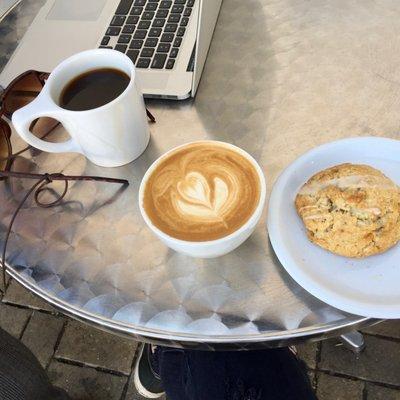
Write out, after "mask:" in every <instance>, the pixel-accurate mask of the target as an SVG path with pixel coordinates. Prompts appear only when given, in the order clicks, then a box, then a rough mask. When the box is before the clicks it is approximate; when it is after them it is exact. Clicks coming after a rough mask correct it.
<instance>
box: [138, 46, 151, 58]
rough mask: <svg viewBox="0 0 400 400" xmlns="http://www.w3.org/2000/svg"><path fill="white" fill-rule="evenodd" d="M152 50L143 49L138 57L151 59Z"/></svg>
mask: <svg viewBox="0 0 400 400" xmlns="http://www.w3.org/2000/svg"><path fill="white" fill-rule="evenodd" d="M153 54H154V49H153V48H152V47H145V48H144V49H143V50H142V52H141V53H140V57H153Z"/></svg>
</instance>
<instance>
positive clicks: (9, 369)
mask: <svg viewBox="0 0 400 400" xmlns="http://www.w3.org/2000/svg"><path fill="white" fill-rule="evenodd" d="M0 399H1V400H68V399H69V397H68V396H67V394H66V393H65V392H64V391H62V390H60V389H56V388H54V387H53V386H52V385H51V383H50V382H49V379H48V377H47V375H46V373H45V371H44V370H43V368H42V367H41V365H40V364H39V362H38V360H37V359H36V358H35V356H34V355H33V354H32V352H31V351H30V350H29V349H28V348H27V347H26V346H24V345H23V344H22V343H21V342H20V341H18V340H17V339H15V338H13V337H12V336H11V335H9V334H8V333H7V332H5V331H3V330H2V329H0Z"/></svg>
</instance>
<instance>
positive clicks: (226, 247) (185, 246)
mask: <svg viewBox="0 0 400 400" xmlns="http://www.w3.org/2000/svg"><path fill="white" fill-rule="evenodd" d="M200 142H210V143H223V144H224V146H227V147H230V148H231V149H232V150H233V151H236V152H237V153H239V154H240V155H242V156H243V157H245V158H247V159H248V160H249V161H250V162H251V164H252V165H253V166H254V168H255V170H256V171H257V175H258V178H259V181H260V189H261V190H260V199H259V201H258V204H257V207H256V209H255V210H254V212H253V214H252V215H251V216H250V218H249V219H248V220H247V221H246V222H245V223H244V224H243V225H242V226H241V227H240V228H238V229H237V230H236V231H235V232H233V233H231V234H230V235H228V236H225V237H222V238H220V239H216V240H209V241H205V242H191V241H187V240H181V239H176V238H174V237H171V236H169V235H167V234H166V233H165V232H163V231H161V230H160V229H158V228H157V227H156V226H155V225H154V224H153V223H152V222H151V220H150V218H149V216H148V215H147V213H146V211H145V209H144V207H143V197H144V190H145V187H146V183H147V180H148V179H149V177H150V176H151V174H152V173H153V171H154V170H155V169H156V168H157V166H158V165H159V164H160V162H161V161H163V160H164V159H165V158H167V157H168V156H169V155H170V154H171V153H172V152H174V151H176V150H177V149H179V148H181V147H186V146H188V145H190V144H192V143H196V142H191V143H185V144H183V145H181V146H178V147H175V148H173V149H171V150H170V151H168V152H167V153H165V154H163V155H162V156H161V157H159V158H158V159H157V160H156V161H154V163H153V164H152V165H151V166H150V168H149V169H148V170H147V171H146V173H145V175H144V177H143V179H142V182H141V184H140V188H139V207H140V212H141V214H142V216H143V219H144V220H145V222H146V224H147V225H148V227H149V228H150V229H151V230H152V231H153V232H154V233H155V234H156V235H157V237H158V238H159V239H160V240H161V241H162V242H163V243H164V244H166V245H167V246H168V247H170V248H171V249H173V250H175V251H177V252H179V253H183V254H186V255H188V256H191V257H198V258H214V257H219V256H223V255H225V254H228V253H229V252H231V251H232V250H234V249H236V248H237V247H238V246H240V245H241V244H242V243H243V242H244V241H245V240H246V239H247V238H248V237H249V236H250V235H251V234H252V233H253V231H254V230H255V228H256V226H257V223H258V221H259V220H260V218H261V215H262V212H263V209H264V205H265V198H266V183H265V177H264V173H263V171H262V169H261V167H260V166H259V164H258V163H257V161H256V160H255V159H254V158H253V157H252V156H251V155H250V154H249V153H247V152H245V151H244V150H242V149H241V148H239V147H237V146H234V145H233V144H230V143H225V142H218V141H212V140H207V141H204V140H202V141H200Z"/></svg>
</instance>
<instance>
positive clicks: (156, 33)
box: [149, 28, 162, 37]
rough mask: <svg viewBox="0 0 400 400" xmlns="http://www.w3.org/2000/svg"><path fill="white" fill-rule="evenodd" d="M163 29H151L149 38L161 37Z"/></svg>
mask: <svg viewBox="0 0 400 400" xmlns="http://www.w3.org/2000/svg"><path fill="white" fill-rule="evenodd" d="M161 32H162V29H161V28H151V29H150V30H149V37H159V36H160V35H161Z"/></svg>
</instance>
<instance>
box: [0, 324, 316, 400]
mask: <svg viewBox="0 0 400 400" xmlns="http://www.w3.org/2000/svg"><path fill="white" fill-rule="evenodd" d="M157 359H158V361H159V369H160V374H161V378H162V381H163V384H164V388H165V390H166V392H167V396H168V399H169V400H315V399H316V397H315V396H314V394H313V392H312V389H311V386H310V383H309V381H308V378H307V374H306V372H305V370H304V368H302V366H301V364H300V363H299V361H298V360H297V359H296V357H295V356H294V355H293V354H292V353H291V352H290V351H289V350H288V349H276V350H260V351H246V352H216V353H215V352H202V351H188V350H174V349H169V348H163V347H158V348H157ZM68 399H69V397H68V396H67V395H66V393H65V392H63V391H61V390H59V389H56V388H54V387H53V386H52V385H51V384H50V382H49V380H48V378H47V376H46V373H45V371H44V370H43V368H42V367H41V366H40V364H39V362H38V361H37V360H36V358H35V357H34V355H33V354H32V353H31V351H30V350H28V349H27V348H26V347H25V346H24V345H23V344H22V343H21V342H20V341H18V340H17V339H15V338H13V337H12V336H10V335H9V334H8V333H6V332H4V331H3V330H1V329H0V400H68ZM127 400H129V399H127Z"/></svg>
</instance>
